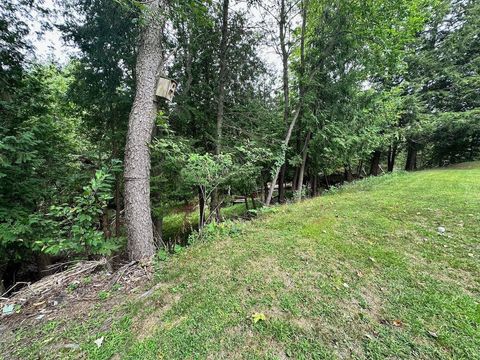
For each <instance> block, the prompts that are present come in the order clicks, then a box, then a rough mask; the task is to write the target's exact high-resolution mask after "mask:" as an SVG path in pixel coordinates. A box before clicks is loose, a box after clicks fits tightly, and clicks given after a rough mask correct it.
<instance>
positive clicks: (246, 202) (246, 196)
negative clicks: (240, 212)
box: [243, 194, 250, 211]
mask: <svg viewBox="0 0 480 360" xmlns="http://www.w3.org/2000/svg"><path fill="white" fill-rule="evenodd" d="M243 197H244V199H245V209H246V210H247V211H248V210H250V209H249V208H248V195H247V194H245V195H243Z"/></svg>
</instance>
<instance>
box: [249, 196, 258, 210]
mask: <svg viewBox="0 0 480 360" xmlns="http://www.w3.org/2000/svg"><path fill="white" fill-rule="evenodd" d="M250 198H251V199H252V208H253V209H254V210H256V209H257V204H256V203H255V195H254V194H253V193H251V194H250Z"/></svg>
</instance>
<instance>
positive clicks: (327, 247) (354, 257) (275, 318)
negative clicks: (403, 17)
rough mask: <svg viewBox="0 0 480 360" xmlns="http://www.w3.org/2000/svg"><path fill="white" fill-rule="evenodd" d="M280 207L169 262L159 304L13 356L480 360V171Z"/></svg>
mask: <svg viewBox="0 0 480 360" xmlns="http://www.w3.org/2000/svg"><path fill="white" fill-rule="evenodd" d="M275 209H276V211H275V213H273V214H268V215H267V214H265V215H262V216H261V217H260V218H259V219H257V220H254V221H251V222H247V223H243V224H236V225H234V226H230V227H225V228H222V231H219V234H218V235H217V236H211V238H210V239H208V240H207V241H205V242H201V243H196V244H194V245H193V246H191V247H190V248H188V249H186V250H185V251H183V252H182V253H180V254H179V255H177V256H174V257H172V258H170V259H169V260H168V261H166V262H161V263H160V265H159V270H158V276H157V279H156V282H157V290H156V291H155V292H154V294H153V295H152V296H150V297H149V298H147V299H144V300H136V301H133V302H128V303H126V304H123V305H120V306H119V307H117V308H115V309H112V310H110V311H108V312H105V311H104V310H100V309H101V308H99V309H97V310H95V309H94V310H91V311H90V314H89V316H85V317H86V320H85V321H83V322H77V323H75V322H72V323H68V322H66V321H63V322H51V323H47V324H46V325H44V326H43V327H41V328H39V329H24V330H21V331H19V332H17V334H16V340H15V341H14V342H13V343H10V344H9V345H10V346H15V347H16V348H17V355H16V356H18V357H19V358H22V359H37V358H42V359H43V358H55V357H59V358H82V357H83V358H91V359H168V360H170V359H288V358H291V359H335V358H344V359H352V358H353V359H366V358H367V359H405V358H411V359H480V304H479V303H480V164H476V165H475V166H468V167H464V168H462V167H458V168H452V169H444V170H431V171H421V172H416V173H410V174H406V173H398V174H394V175H387V176H383V177H380V178H370V179H367V180H363V181H360V182H357V183H356V184H351V185H348V186H346V187H344V188H342V189H340V190H337V191H334V192H330V193H329V194H328V195H326V196H322V197H319V198H316V199H312V200H308V201H304V202H302V203H300V204H296V205H289V206H282V207H278V208H275ZM439 226H442V227H445V229H446V232H445V234H444V235H443V236H442V235H439V234H438V232H437V228H438V227H439ZM254 313H261V314H264V315H265V320H260V321H258V322H257V323H254V322H253V321H252V315H253V314H254ZM112 319H113V320H112ZM27 336H28V337H30V338H34V339H35V340H34V341H30V342H29V345H28V346H25V345H22V343H23V341H24V340H23V339H25V337H27ZM101 336H103V337H104V343H103V345H102V346H101V347H99V348H98V347H97V346H96V345H95V344H94V343H93V341H94V340H95V339H97V338H99V337H101ZM52 337H53V338H54V339H55V340H54V341H52V340H50V341H49V342H48V341H47V340H48V339H49V338H52ZM59 342H63V343H71V342H74V343H78V344H80V345H81V349H80V350H62V352H59V350H52V348H53V349H54V347H52V345H51V344H52V343H59ZM45 344H49V345H45ZM0 350H1V349H0ZM0 357H1V355H0Z"/></svg>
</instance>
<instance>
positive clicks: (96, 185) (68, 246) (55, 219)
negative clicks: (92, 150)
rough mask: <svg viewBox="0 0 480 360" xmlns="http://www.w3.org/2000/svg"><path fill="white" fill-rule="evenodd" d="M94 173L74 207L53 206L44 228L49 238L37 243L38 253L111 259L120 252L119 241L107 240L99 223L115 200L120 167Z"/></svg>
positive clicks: (66, 205)
mask: <svg viewBox="0 0 480 360" xmlns="http://www.w3.org/2000/svg"><path fill="white" fill-rule="evenodd" d="M112 165H113V166H112V168H110V169H107V168H104V169H102V170H97V171H96V172H95V177H94V178H93V179H91V181H90V183H89V185H87V186H85V187H84V188H83V192H82V194H80V195H78V196H76V197H75V198H74V199H73V203H72V204H71V205H70V204H63V205H52V206H51V207H50V212H49V213H48V214H47V216H48V218H47V219H46V220H45V226H46V227H47V228H48V229H49V232H50V236H49V237H46V238H44V239H42V240H38V241H36V242H35V249H36V250H39V251H42V252H44V253H47V254H53V255H58V254H61V253H72V254H86V255H87V256H90V255H111V253H112V252H113V251H115V250H118V248H119V247H120V244H119V243H118V239H106V238H105V236H104V233H103V232H102V229H101V228H100V226H99V219H100V218H101V216H102V214H103V212H104V211H105V209H106V207H107V205H108V202H109V201H110V200H111V199H112V187H113V184H114V180H115V177H114V175H113V173H114V172H115V171H117V172H118V170H119V167H118V166H119V164H118V163H117V162H114V163H113V164H112Z"/></svg>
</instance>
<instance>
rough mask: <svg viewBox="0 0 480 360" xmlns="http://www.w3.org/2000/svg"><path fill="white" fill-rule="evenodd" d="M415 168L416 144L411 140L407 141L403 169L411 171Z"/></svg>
mask: <svg viewBox="0 0 480 360" xmlns="http://www.w3.org/2000/svg"><path fill="white" fill-rule="evenodd" d="M416 168H417V146H416V144H415V143H414V142H413V141H409V142H408V143H407V163H406V164H405V170H407V171H413V170H415V169H416Z"/></svg>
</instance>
